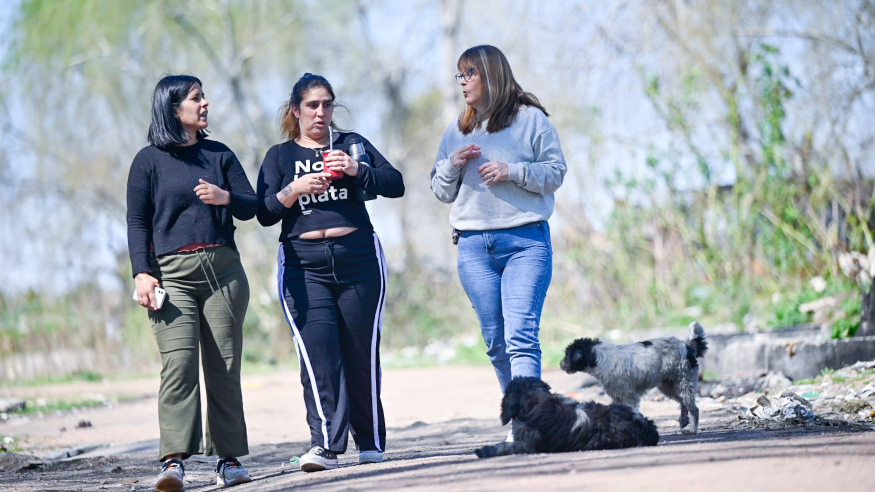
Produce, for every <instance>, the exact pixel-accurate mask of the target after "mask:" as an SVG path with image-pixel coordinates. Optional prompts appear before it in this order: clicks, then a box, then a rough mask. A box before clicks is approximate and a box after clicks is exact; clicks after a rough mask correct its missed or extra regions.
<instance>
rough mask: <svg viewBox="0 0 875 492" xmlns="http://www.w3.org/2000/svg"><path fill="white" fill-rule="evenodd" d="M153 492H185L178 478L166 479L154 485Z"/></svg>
mask: <svg viewBox="0 0 875 492" xmlns="http://www.w3.org/2000/svg"><path fill="white" fill-rule="evenodd" d="M155 490H157V491H159V492H185V484H184V483H183V482H182V481H181V480H179V479H178V478H173V477H167V478H165V479H162V480H159V481H158V482H157V483H155Z"/></svg>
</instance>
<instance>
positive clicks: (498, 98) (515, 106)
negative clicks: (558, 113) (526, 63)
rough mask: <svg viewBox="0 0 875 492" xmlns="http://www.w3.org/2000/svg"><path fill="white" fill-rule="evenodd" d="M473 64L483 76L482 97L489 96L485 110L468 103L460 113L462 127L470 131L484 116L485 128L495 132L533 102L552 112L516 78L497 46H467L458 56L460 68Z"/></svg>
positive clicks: (481, 81) (477, 125) (461, 69)
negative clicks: (522, 107)
mask: <svg viewBox="0 0 875 492" xmlns="http://www.w3.org/2000/svg"><path fill="white" fill-rule="evenodd" d="M469 68H473V69H474V71H475V72H477V75H478V76H479V77H480V83H481V84H482V87H483V97H484V98H486V101H485V104H484V105H483V109H482V111H479V112H478V111H476V110H475V109H474V108H472V107H471V106H466V107H465V111H464V112H462V115H461V116H460V117H459V131H461V132H462V133H463V134H465V135H467V134H469V133H471V132H472V131H474V130H475V129H477V128H480V125H481V123H483V120H486V119H488V120H489V122H488V123H487V124H486V131H487V132H488V133H495V132H497V131H499V130H503V129H505V128H507V127H509V126H510V125H511V124H512V123H513V120H514V119H516V115H517V113H518V112H519V110H520V106H533V107H536V108H538V109H540V110H541V111H543V112H544V115H545V116H550V114H549V113H547V110H546V109H544V106H541V103H540V102H539V101H538V98H537V97H535V95H534V94H532V93H530V92H526V91H524V90H523V88H522V87H520V85H519V84H518V83H517V81H516V80H515V79H514V78H513V72H512V71H511V69H510V64H509V63H508V62H507V58H505V57H504V53H502V52H501V50H499V49H498V48H496V47H495V46H490V45H488V44H484V45H480V46H474V47H473V48H468V49H467V50H465V52H464V53H462V56H460V57H459V63H458V69H459V72H462V73H464V72H465V70H467V69H469Z"/></svg>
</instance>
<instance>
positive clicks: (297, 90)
mask: <svg viewBox="0 0 875 492" xmlns="http://www.w3.org/2000/svg"><path fill="white" fill-rule="evenodd" d="M317 87H322V88H324V89H325V90H327V91H328V93H329V94H331V101H332V102H333V103H334V107H335V108H343V109H346V106H344V105H342V104H338V103H337V102H336V96H335V95H334V89H332V88H331V84H329V83H328V80H326V79H325V77H323V76H321V75H314V74H312V73H305V74H304V76H303V77H301V78H300V79H298V81H297V82H295V85H294V87H292V93H291V94H290V95H289V100H288V101H286V102H285V103H283V105H282V106H280V110H279V115H278V116H279V120H280V133H281V134H282V135H283V136H284V137H288V138H289V140H294V139H296V138H298V136H300V135H301V127H300V125H299V124H298V118H297V117H296V116H295V112H294V111H292V108H298V110H299V111H300V110H301V103H302V102H304V97H305V96H306V95H307V93H308V92H310V91H311V90H313V89H315V88H317ZM331 128H334V129H335V130H338V131H342V130H343V129H342V128H340V127H338V126H337V125H335V124H334V118H332V121H331Z"/></svg>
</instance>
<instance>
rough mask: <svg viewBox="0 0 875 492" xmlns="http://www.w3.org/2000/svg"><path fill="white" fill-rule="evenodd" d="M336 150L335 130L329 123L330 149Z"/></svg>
mask: <svg viewBox="0 0 875 492" xmlns="http://www.w3.org/2000/svg"><path fill="white" fill-rule="evenodd" d="M332 150H334V130H332V129H331V125H328V151H329V152H330V151H332Z"/></svg>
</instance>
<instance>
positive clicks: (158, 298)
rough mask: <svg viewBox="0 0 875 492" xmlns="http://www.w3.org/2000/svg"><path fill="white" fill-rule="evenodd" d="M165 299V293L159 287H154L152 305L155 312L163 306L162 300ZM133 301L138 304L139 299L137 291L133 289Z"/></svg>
mask: <svg viewBox="0 0 875 492" xmlns="http://www.w3.org/2000/svg"><path fill="white" fill-rule="evenodd" d="M166 298H167V292H166V291H165V290H164V289H162V288H161V287H155V304H153V305H152V307H153V308H155V310H156V311H157V310H159V309H161V306H163V305H164V299H166ZM134 300H135V301H137V302H139V301H140V299H139V297H138V296H137V289H134Z"/></svg>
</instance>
